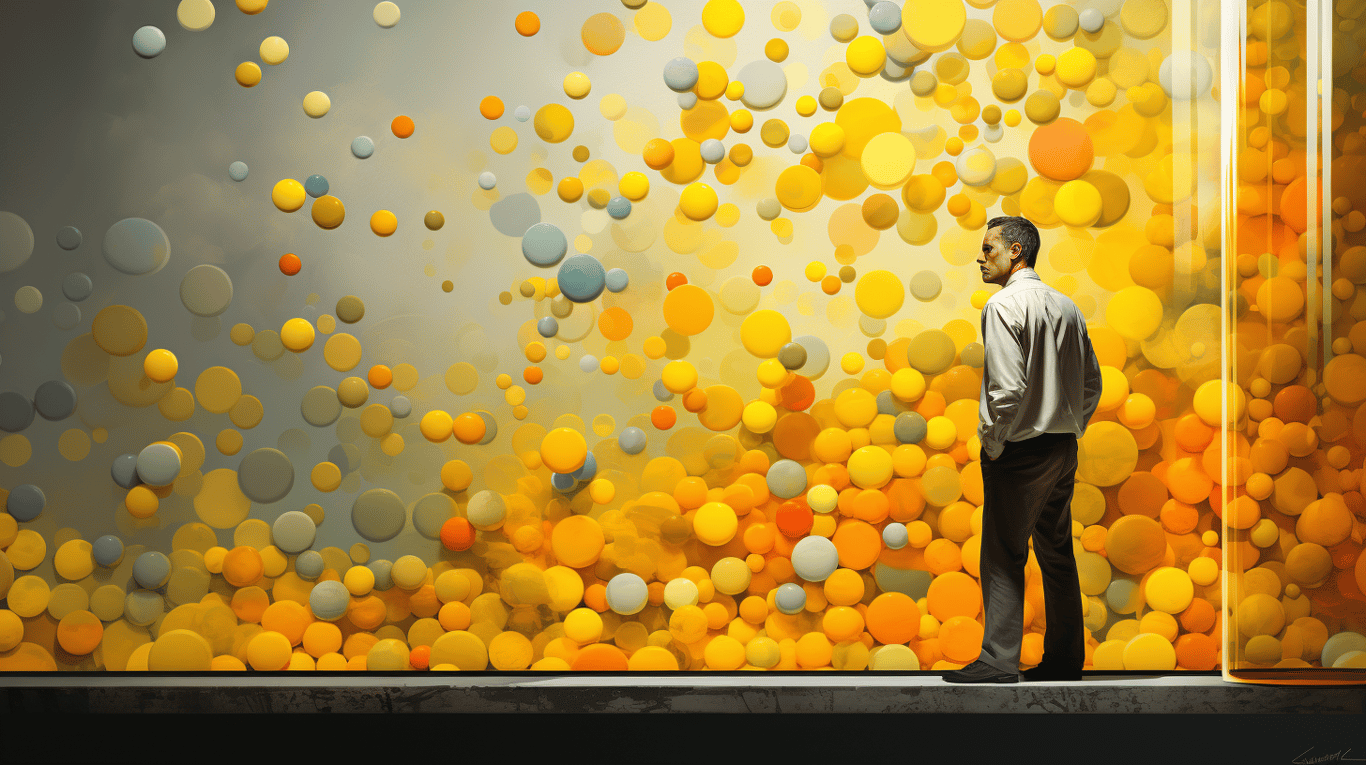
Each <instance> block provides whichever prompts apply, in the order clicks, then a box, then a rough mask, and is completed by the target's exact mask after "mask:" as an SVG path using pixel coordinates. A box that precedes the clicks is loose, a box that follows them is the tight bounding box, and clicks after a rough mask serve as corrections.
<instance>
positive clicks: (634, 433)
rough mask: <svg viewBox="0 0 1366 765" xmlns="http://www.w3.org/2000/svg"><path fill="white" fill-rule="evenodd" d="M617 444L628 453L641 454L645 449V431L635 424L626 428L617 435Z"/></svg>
mask: <svg viewBox="0 0 1366 765" xmlns="http://www.w3.org/2000/svg"><path fill="white" fill-rule="evenodd" d="M617 445H618V446H620V447H621V450H622V451H624V452H626V453H627V454H632V455H634V454H640V453H641V452H643V451H645V431H643V430H641V429H640V428H637V427H634V426H632V427H629V428H625V429H624V430H622V431H621V435H620V436H618V437H617Z"/></svg>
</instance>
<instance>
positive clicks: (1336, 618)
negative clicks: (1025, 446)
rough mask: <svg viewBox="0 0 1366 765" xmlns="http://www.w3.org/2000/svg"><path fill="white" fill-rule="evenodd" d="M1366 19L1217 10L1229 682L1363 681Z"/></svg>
mask: <svg viewBox="0 0 1366 765" xmlns="http://www.w3.org/2000/svg"><path fill="white" fill-rule="evenodd" d="M1243 10H1245V11H1246V15H1245V16H1243V15H1242V14H1241V13H1240V11H1243ZM1364 10H1366V3H1363V2H1360V0H1348V1H1347V2H1339V3H1336V4H1334V3H1332V2H1328V1H1327V0H1307V2H1305V3H1303V4H1300V3H1296V2H1294V1H1293V0H1271V1H1270V2H1266V3H1258V2H1252V3H1249V4H1248V5H1247V6H1246V8H1245V9H1244V8H1234V9H1229V10H1228V11H1226V14H1227V16H1229V17H1233V16H1239V18H1236V19H1235V18H1229V19H1226V23H1225V25H1224V27H1223V35H1224V45H1223V62H1224V66H1225V67H1226V69H1225V74H1226V76H1225V82H1226V83H1229V82H1230V80H1231V77H1232V76H1233V73H1234V71H1237V72H1238V73H1239V74H1240V75H1241V82H1239V83H1237V87H1238V93H1239V95H1240V98H1239V99H1238V100H1237V101H1236V102H1232V103H1227V104H1225V107H1226V108H1225V115H1226V117H1228V118H1230V119H1231V123H1230V124H1231V128H1232V130H1231V131H1230V134H1229V135H1227V136H1226V141H1229V142H1230V143H1231V144H1233V146H1232V149H1233V156H1234V157H1235V161H1234V162H1233V163H1232V164H1231V165H1230V166H1229V167H1228V168H1227V169H1226V171H1225V177H1226V182H1227V183H1228V186H1227V189H1228V197H1227V198H1228V200H1229V201H1230V204H1228V205H1227V206H1226V208H1225V221H1224V230H1225V247H1226V249H1231V250H1232V251H1233V252H1235V253H1236V257H1235V258H1228V259H1226V263H1227V265H1226V269H1227V270H1226V272H1225V274H1224V278H1225V279H1227V280H1228V283H1229V285H1230V287H1231V290H1230V292H1229V294H1228V295H1227V300H1226V301H1225V307H1226V309H1227V313H1226V320H1227V321H1228V326H1229V330H1230V334H1229V340H1228V342H1227V343H1226V348H1227V350H1228V353H1227V354H1226V362H1227V364H1228V367H1227V369H1226V373H1227V375H1228V379H1229V380H1230V381H1232V382H1234V383H1236V385H1237V388H1236V389H1235V388H1233V387H1231V388H1230V395H1229V396H1228V397H1227V398H1226V401H1225V406H1227V407H1229V408H1230V409H1234V410H1236V409H1237V408H1238V407H1239V406H1241V405H1242V403H1241V402H1242V401H1243V400H1245V401H1246V415H1247V416H1246V418H1245V420H1239V419H1237V418H1236V417H1235V416H1234V414H1233V412H1230V413H1229V416H1228V417H1227V421H1228V423H1227V424H1226V426H1225V431H1226V434H1227V436H1228V438H1229V439H1230V441H1228V442H1227V443H1229V444H1230V447H1231V448H1230V451H1229V454H1228V457H1227V459H1226V464H1225V471H1226V474H1227V475H1228V476H1229V478H1230V480H1225V481H1224V485H1225V486H1229V485H1230V483H1232V484H1234V485H1235V486H1236V488H1235V489H1232V490H1231V491H1229V492H1226V494H1227V495H1228V496H1227V500H1228V501H1227V504H1225V505H1224V510H1223V513H1222V520H1223V524H1224V537H1223V553H1224V555H1223V562H1224V566H1223V576H1224V617H1225V630H1224V651H1223V655H1224V661H1223V665H1222V666H1223V672H1224V677H1225V679H1227V680H1233V681H1242V682H1268V683H1320V684H1321V683H1362V682H1366V600H1364V599H1363V596H1362V589H1363V584H1366V564H1364V563H1363V560H1362V558H1361V548H1362V532H1363V529H1364V528H1366V527H1363V524H1362V518H1363V517H1366V500H1364V499H1363V497H1362V493H1361V474H1362V459H1363V456H1366V407H1363V406H1362V405H1363V403H1366V356H1363V354H1366V323H1363V324H1361V325H1360V327H1359V328H1358V326H1357V325H1358V320H1360V319H1366V295H1362V294H1359V291H1360V287H1359V285H1361V284H1366V246H1363V244H1366V236H1363V235H1362V233H1361V231H1362V228H1363V223H1366V218H1364V217H1363V214H1362V211H1361V208H1362V207H1363V205H1366V181H1363V179H1362V177H1361V176H1362V170H1363V169H1366V165H1364V163H1363V159H1366V158H1364V157H1363V152H1366V136H1363V134H1362V132H1361V129H1362V124H1363V119H1362V114H1361V112H1362V108H1363V106H1366V103H1364V102H1363V101H1364V100H1366V91H1363V81H1366V68H1363V67H1362V66H1361V63H1362V62H1361V58H1362V56H1361V51H1362V45H1363V43H1366V24H1362V23H1359V19H1361V17H1362V15H1363V11H1364ZM1361 20H1362V21H1366V19H1361ZM1235 67H1236V70H1235ZM1325 187H1327V188H1329V189H1331V195H1329V194H1325V193H1323V189H1324V188H1325ZM1325 201H1329V202H1330V204H1329V205H1325V204H1324V202H1325ZM1244 392H1245V393H1246V398H1245V399H1244V396H1243V393H1244ZM1234 441H1236V442H1237V443H1236V445H1235V444H1234ZM1235 448H1236V451H1233V449H1235Z"/></svg>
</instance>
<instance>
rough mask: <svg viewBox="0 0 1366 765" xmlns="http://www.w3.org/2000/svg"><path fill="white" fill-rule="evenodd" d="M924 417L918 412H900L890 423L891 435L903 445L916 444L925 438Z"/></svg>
mask: <svg viewBox="0 0 1366 765" xmlns="http://www.w3.org/2000/svg"><path fill="white" fill-rule="evenodd" d="M926 430H927V428H926V425H925V416H924V415H922V414H921V413H919V412H902V413H901V414H898V415H897V416H896V420H895V421H894V422H892V435H893V436H895V437H896V440H898V441H900V442H901V443H903V444H918V443H920V442H921V441H922V440H924V438H925V433H926Z"/></svg>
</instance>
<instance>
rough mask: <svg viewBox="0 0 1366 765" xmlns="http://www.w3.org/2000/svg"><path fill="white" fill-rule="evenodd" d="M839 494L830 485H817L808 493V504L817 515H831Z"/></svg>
mask: <svg viewBox="0 0 1366 765" xmlns="http://www.w3.org/2000/svg"><path fill="white" fill-rule="evenodd" d="M864 448H867V447H864ZM839 496H840V495H839V492H837V491H835V487H833V486H830V485H829V484H817V485H816V486H812V487H811V488H810V490H808V491H807V492H806V504H807V505H808V506H809V507H810V508H811V509H812V510H813V511H815V512H817V513H829V512H831V511H833V510H834V509H835V506H836V503H838V502H839Z"/></svg>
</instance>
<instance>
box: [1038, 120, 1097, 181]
mask: <svg viewBox="0 0 1366 765" xmlns="http://www.w3.org/2000/svg"><path fill="white" fill-rule="evenodd" d="M1095 158H1096V150H1095V146H1094V144H1092V143H1091V135H1090V134H1089V133H1087V132H1086V128H1085V126H1083V125H1082V124H1081V123H1080V122H1077V121H1076V120H1074V119H1071V118H1070V117H1063V118H1061V119H1058V120H1056V121H1054V122H1051V123H1049V124H1047V125H1040V126H1039V127H1037V128H1035V129H1034V133H1033V134H1032V135H1031V136H1030V137H1029V164H1031V165H1033V166H1034V169H1035V170H1036V171H1038V173H1039V175H1042V176H1043V177H1045V178H1048V179H1051V180H1054V181H1070V180H1073V179H1075V178H1080V177H1081V176H1082V174H1084V173H1085V172H1086V171H1087V170H1090V169H1091V163H1092V162H1093V161H1094V160H1095Z"/></svg>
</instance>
